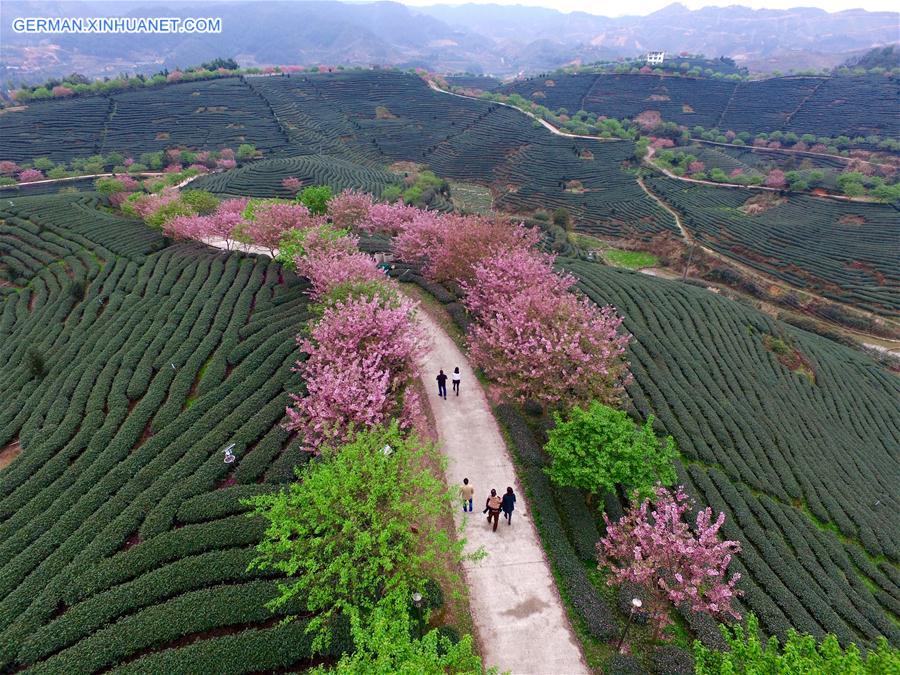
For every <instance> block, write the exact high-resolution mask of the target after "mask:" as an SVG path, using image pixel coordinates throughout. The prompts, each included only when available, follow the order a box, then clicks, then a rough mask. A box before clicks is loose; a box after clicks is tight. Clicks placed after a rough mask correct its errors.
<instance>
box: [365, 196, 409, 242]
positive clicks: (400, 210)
mask: <svg viewBox="0 0 900 675" xmlns="http://www.w3.org/2000/svg"><path fill="white" fill-rule="evenodd" d="M420 213H421V211H420V209H417V208H415V207H414V206H407V205H406V204H403V203H397V204H374V205H373V206H372V207H371V208H370V209H369V214H368V216H367V217H366V218H365V220H363V221H362V222H360V223H357V229H358V230H359V231H360V232H367V233H369V234H376V233H378V234H388V235H391V236H394V235H397V234H399V233H400V232H401V231H403V229H404V228H405V227H406V226H407V225H408V224H409V223H410V222H412V220H413V219H414V218H415V217H416V216H418V215H419V214H420Z"/></svg>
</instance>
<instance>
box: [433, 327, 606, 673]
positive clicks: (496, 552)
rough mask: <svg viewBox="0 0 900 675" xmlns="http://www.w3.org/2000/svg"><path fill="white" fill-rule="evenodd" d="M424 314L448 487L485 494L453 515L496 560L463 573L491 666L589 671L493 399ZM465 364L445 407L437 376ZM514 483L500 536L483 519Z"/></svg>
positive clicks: (472, 542) (472, 543) (462, 532)
mask: <svg viewBox="0 0 900 675" xmlns="http://www.w3.org/2000/svg"><path fill="white" fill-rule="evenodd" d="M419 316H420V318H421V321H422V326H423V328H424V329H425V332H426V333H427V334H428V335H429V337H430V338H431V347H430V349H429V350H428V352H427V354H426V355H425V357H424V358H423V360H422V362H421V363H420V368H421V373H422V375H421V378H422V382H423V384H424V385H425V389H426V391H427V392H428V403H429V406H430V407H431V410H432V412H433V414H434V421H435V427H436V430H437V434H438V443H439V447H440V449H441V451H442V452H443V453H444V455H445V456H446V457H447V460H448V464H447V480H448V482H450V483H451V485H452V486H455V485H459V484H462V479H463V478H464V477H468V478H469V482H470V484H471V485H472V486H473V487H474V488H475V500H474V506H475V511H474V513H471V514H469V513H466V514H464V513H463V511H462V500H460V501H459V502H458V506H457V509H456V510H455V511H454V514H453V516H454V522H455V525H456V530H457V532H458V533H459V536H461V537H465V538H466V540H467V544H466V551H467V552H472V551H475V550H477V549H478V548H483V549H484V551H485V552H486V553H487V557H485V558H484V559H483V560H480V561H477V562H467V563H465V564H464V566H463V573H464V575H465V579H466V583H467V585H468V587H469V603H470V605H471V608H472V619H473V621H474V624H475V630H476V633H477V637H478V642H479V645H480V647H481V653H482V656H483V657H484V663H485V666H497V667H498V668H499V669H500V671H501V672H506V671H509V672H512V673H528V674H529V675H558V674H563V673H564V674H566V675H570V674H571V675H576V674H579V673H589V672H590V671H589V669H588V667H587V665H586V664H585V661H584V658H583V656H582V654H581V649H580V647H579V645H578V642H577V639H576V637H575V635H574V633H573V631H572V628H571V626H570V625H569V620H568V617H567V616H566V611H565V608H564V607H563V603H562V600H561V599H560V597H559V593H558V591H557V589H556V584H555V582H554V579H553V575H552V574H551V572H550V565H549V564H548V562H547V560H546V558H545V557H544V551H543V549H542V548H541V544H540V540H539V538H538V533H537V530H536V529H535V527H534V523H533V522H532V520H531V514H530V510H529V507H528V503H527V501H526V498H525V495H524V493H523V490H522V489H521V487H520V485H519V483H518V481H517V480H516V471H515V467H514V466H513V462H512V459H511V458H510V456H509V452H508V451H507V448H506V443H505V441H504V439H503V436H502V434H501V433H500V429H499V427H498V426H497V422H496V420H495V419H494V416H493V414H492V412H491V407H490V405H489V404H488V400H487V397H486V396H485V393H484V391H483V389H482V388H481V385H480V383H479V382H478V380H477V378H476V377H475V374H474V373H473V372H472V369H471V367H470V366H469V364H468V362H467V360H466V357H465V356H464V355H463V353H462V352H461V351H460V349H459V347H457V345H456V343H454V342H453V340H452V339H451V338H450V336H449V335H447V333H446V332H445V331H444V330H443V329H442V328H441V327H440V326H439V325H438V324H437V323H436V322H435V320H434V319H433V318H431V317H430V316H428V315H427V314H426V313H425V312H424V311H420V312H419ZM456 366H459V370H460V374H461V375H462V384H461V387H460V395H459V396H458V397H457V396H455V395H454V394H453V390H452V388H451V387H450V386H449V385H450V383H449V382H448V383H447V385H448V389H449V392H448V398H447V400H446V401H444V400H442V399H440V398H439V397H438V395H437V382H436V381H435V377H436V376H437V374H438V370H440V369H443V370H444V372H445V373H446V374H447V375H448V377H449V375H450V373H452V372H453V369H454V368H455V367H456ZM507 486H511V487H512V488H513V489H514V490H515V492H516V497H517V501H516V509H515V511H514V512H513V518H512V525H507V523H506V521H505V520H504V519H503V517H502V515H501V517H500V524H499V525H498V527H497V531H496V532H492V531H491V527H490V525H488V523H487V522H486V518H485V516H484V515H482V513H481V512H482V510H483V509H484V503H485V501H486V499H487V496H488V494H489V493H490V490H491V488H495V489H496V490H497V493H498V494H502V493H504V492H505V491H506V488H507Z"/></svg>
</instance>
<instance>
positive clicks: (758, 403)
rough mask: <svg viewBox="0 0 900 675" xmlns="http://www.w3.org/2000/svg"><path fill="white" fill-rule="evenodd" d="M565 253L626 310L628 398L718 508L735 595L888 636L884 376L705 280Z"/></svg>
mask: <svg viewBox="0 0 900 675" xmlns="http://www.w3.org/2000/svg"><path fill="white" fill-rule="evenodd" d="M562 267H564V268H565V269H566V270H568V271H570V272H572V273H573V274H575V275H576V276H577V277H578V279H579V284H578V286H579V288H580V289H581V290H582V291H583V292H585V293H586V294H587V295H588V296H589V297H590V298H591V299H593V300H595V301H596V302H598V303H600V304H606V303H612V304H614V305H615V306H616V307H618V308H619V310H620V311H621V313H622V314H623V315H624V316H625V326H626V328H627V329H628V330H629V331H630V332H631V333H632V334H634V336H635V339H634V340H633V341H632V345H631V347H630V362H631V369H632V372H633V373H634V378H635V380H634V383H633V384H632V385H631V386H630V387H629V394H630V397H631V400H632V402H633V405H634V407H635V408H636V410H637V411H638V412H639V413H640V414H641V415H644V416H646V415H647V414H649V413H651V412H652V413H653V414H654V415H656V416H657V417H658V419H659V421H660V423H661V424H662V426H663V427H664V428H665V431H666V432H667V433H669V434H672V436H674V438H675V439H676V441H677V443H678V447H679V450H680V451H681V453H682V455H683V457H684V460H685V462H684V464H683V465H682V466H680V468H679V476H680V479H681V480H682V481H684V482H685V484H686V485H687V486H688V487H689V489H690V492H692V493H693V494H694V495H695V496H696V497H697V498H698V499H699V501H700V502H701V503H703V504H709V505H711V506H712V507H713V508H714V509H717V510H722V511H724V512H725V513H726V514H727V520H726V522H725V526H724V530H723V533H724V535H725V537H726V538H728V539H737V540H740V541H741V542H742V544H743V552H742V553H741V554H740V555H739V557H738V559H737V561H736V563H734V564H733V565H734V568H735V569H736V570H737V571H739V572H740V573H741V574H742V575H743V579H742V580H741V582H740V584H739V586H740V587H742V588H743V590H744V591H745V593H746V595H745V597H744V599H743V601H742V602H743V605H744V606H745V608H747V609H752V610H753V611H754V612H756V613H757V615H758V616H759V617H760V620H761V623H762V625H763V628H764V630H766V631H767V632H768V633H770V634H779V635H784V633H785V632H786V630H787V628H788V627H790V626H793V627H794V628H796V629H798V630H801V631H809V632H811V633H814V634H816V635H821V634H823V633H824V632H833V633H835V634H836V635H838V637H839V638H840V639H841V641H842V642H845V643H846V642H850V641H854V642H857V643H862V644H866V643H871V642H872V641H873V640H874V638H875V637H876V636H877V635H879V634H883V635H885V636H887V637H888V639H889V640H890V641H891V643H892V644H894V645H895V646H896V645H900V629H898V627H897V620H898V617H900V571H898V570H900V567H898V565H900V547H898V542H900V524H898V521H897V518H896V513H897V512H898V508H900V502H898V500H897V494H896V490H895V489H894V486H896V485H897V484H898V481H900V468H898V465H897V450H898V448H900V412H898V408H897V405H896V402H897V400H898V399H900V381H898V379H897V377H896V375H894V374H891V373H890V372H888V371H887V370H886V369H884V368H883V367H881V366H880V365H878V364H877V363H875V362H874V361H872V360H870V359H869V358H868V357H865V356H863V355H861V354H859V353H857V352H855V351H854V350H852V349H848V348H846V347H843V346H841V345H837V344H835V343H833V342H831V341H829V340H826V339H824V338H820V337H818V336H815V335H812V334H809V333H805V332H803V331H799V330H797V329H794V328H792V327H790V326H787V325H785V324H783V323H780V322H776V321H774V320H772V319H770V318H769V317H767V316H765V315H763V314H760V313H758V312H756V311H754V310H752V309H750V308H747V307H744V306H743V305H740V304H737V303H735V302H733V301H730V300H728V299H726V298H723V297H720V296H718V295H716V294H713V293H710V292H709V291H706V290H704V289H701V288H697V287H693V286H687V285H684V284H677V283H672V282H666V281H662V280H659V279H654V278H651V277H647V276H643V275H640V274H638V273H634V272H627V271H622V270H616V269H612V268H607V267H603V266H601V265H598V264H595V263H590V262H584V261H574V260H568V259H567V260H563V261H562ZM774 339H778V340H780V341H781V343H783V344H784V345H785V346H786V347H787V350H788V355H789V356H791V357H792V358H795V357H796V358H797V359H798V360H797V361H796V362H788V363H789V365H790V367H789V366H788V365H785V362H784V361H782V360H779V354H778V353H776V352H774V351H772V349H771V346H772V345H773V344H778V343H775V342H773V340H774ZM791 367H793V368H795V371H796V372H794V371H792V370H791Z"/></svg>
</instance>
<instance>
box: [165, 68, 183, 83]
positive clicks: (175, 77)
mask: <svg viewBox="0 0 900 675" xmlns="http://www.w3.org/2000/svg"><path fill="white" fill-rule="evenodd" d="M182 78H184V73H182V72H181V71H180V70H173V71H172V72H171V73H169V74H168V75H166V81H167V82H180V81H181V80H182Z"/></svg>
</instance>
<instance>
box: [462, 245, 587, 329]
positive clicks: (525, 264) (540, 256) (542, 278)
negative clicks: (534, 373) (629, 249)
mask: <svg viewBox="0 0 900 675" xmlns="http://www.w3.org/2000/svg"><path fill="white" fill-rule="evenodd" d="M554 260H555V256H552V255H548V254H546V253H541V252H539V251H535V250H529V249H524V248H519V249H514V250H512V251H507V252H504V253H499V254H497V255H495V256H492V257H490V258H487V259H485V260H483V261H482V262H481V263H480V264H479V265H478V267H477V269H476V270H475V276H474V279H472V280H470V281H464V282H462V283H461V284H460V285H461V287H462V289H463V291H464V292H465V294H466V298H465V305H466V309H468V310H469V312H471V313H472V315H473V316H474V317H475V318H476V319H486V318H489V317H490V315H491V313H492V312H493V311H494V310H495V309H496V305H497V304H498V303H501V302H503V298H509V297H512V296H513V295H515V294H517V293H519V292H520V291H522V290H523V289H525V288H528V287H533V288H537V289H538V290H539V291H540V292H541V293H543V294H545V295H548V296H558V295H561V294H563V293H565V292H566V291H567V290H568V289H569V288H571V287H572V286H573V285H574V284H575V277H573V276H572V275H570V274H555V273H554V272H553V262H554Z"/></svg>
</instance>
